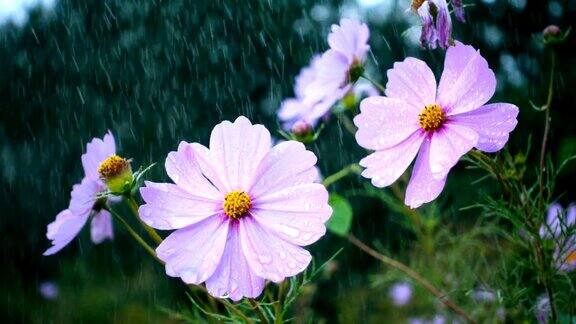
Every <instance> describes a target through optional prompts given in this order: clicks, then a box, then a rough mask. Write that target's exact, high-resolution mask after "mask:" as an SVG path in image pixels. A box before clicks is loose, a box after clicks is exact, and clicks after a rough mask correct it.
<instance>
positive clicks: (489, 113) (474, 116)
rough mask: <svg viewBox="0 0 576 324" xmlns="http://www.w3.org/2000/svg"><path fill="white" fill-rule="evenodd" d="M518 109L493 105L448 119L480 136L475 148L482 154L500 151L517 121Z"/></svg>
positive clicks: (505, 104)
mask: <svg viewBox="0 0 576 324" xmlns="http://www.w3.org/2000/svg"><path fill="white" fill-rule="evenodd" d="M517 116H518V107H516V106H515V105H512V104H508V103H494V104H489V105H485V106H482V107H480V108H478V109H476V110H473V111H470V112H467V113H463V114H458V115H454V116H451V117H450V120H451V122H453V123H455V124H458V125H462V126H466V127H469V128H471V129H473V130H474V131H476V133H478V135H479V136H480V137H479V139H478V144H476V148H478V149H479V150H481V151H484V152H496V151H499V150H501V149H502V148H503V147H504V145H506V142H508V134H509V133H510V132H511V131H512V130H514V128H515V127H516V124H517V123H518V121H517V120H516V117H517Z"/></svg>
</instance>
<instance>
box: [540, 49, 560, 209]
mask: <svg viewBox="0 0 576 324" xmlns="http://www.w3.org/2000/svg"><path fill="white" fill-rule="evenodd" d="M550 61H551V63H550V82H549V83H548V97H547V99H546V103H545V104H544V106H542V108H541V109H542V110H544V111H545V117H544V118H545V121H544V135H543V136H542V148H541V149H540V173H539V175H538V180H539V182H540V208H541V210H542V207H543V205H544V204H543V202H544V197H543V192H544V168H545V162H546V161H545V158H546V144H547V142H548V133H549V132H550V106H551V105H552V98H553V97H554V69H555V65H556V56H555V55H554V52H552V54H551V58H550Z"/></svg>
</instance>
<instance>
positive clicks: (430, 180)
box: [404, 139, 446, 208]
mask: <svg viewBox="0 0 576 324" xmlns="http://www.w3.org/2000/svg"><path fill="white" fill-rule="evenodd" d="M429 161H430V140H429V139H426V140H425V141H424V143H423V144H422V146H421V147H420V153H418V157H417V158H416V162H415V163H414V168H413V169H412V176H411V177H410V181H409V182H408V187H407V188H406V198H405V200H404V203H405V204H406V205H408V206H410V208H418V207H420V206H421V205H422V204H425V203H428V202H431V201H432V200H434V199H436V198H437V197H438V196H439V195H440V193H441V192H442V189H443V188H444V184H445V183H446V178H443V179H435V178H434V177H433V176H432V172H431V171H430V162H429Z"/></svg>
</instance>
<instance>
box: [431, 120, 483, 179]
mask: <svg viewBox="0 0 576 324" xmlns="http://www.w3.org/2000/svg"><path fill="white" fill-rule="evenodd" d="M476 143H478V133H476V132H475V131H474V130H472V129H471V128H468V127H465V126H460V125H457V124H448V123H446V124H444V126H443V127H442V128H440V129H438V130H437V131H435V132H434V133H433V134H432V139H431V141H430V172H432V176H433V177H434V178H435V179H443V178H445V177H446V175H447V174H448V172H449V171H450V169H451V168H452V167H453V166H454V165H456V163H458V160H459V159H460V157H462V155H464V154H466V153H467V152H468V151H470V150H471V149H472V148H473V147H474V146H476Z"/></svg>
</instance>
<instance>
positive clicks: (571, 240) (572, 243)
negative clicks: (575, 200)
mask: <svg viewBox="0 0 576 324" xmlns="http://www.w3.org/2000/svg"><path fill="white" fill-rule="evenodd" d="M574 226H576V205H575V204H571V205H569V206H568V208H567V209H566V211H565V210H564V209H563V208H562V206H561V205H560V204H552V205H550V207H549V208H548V214H547V215H546V224H544V225H542V226H541V227H540V236H541V237H542V238H546V239H552V240H554V244H555V249H554V260H555V262H556V267H557V268H558V270H560V271H562V272H571V271H574V270H575V269H576V234H574V232H573V230H574Z"/></svg>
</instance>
